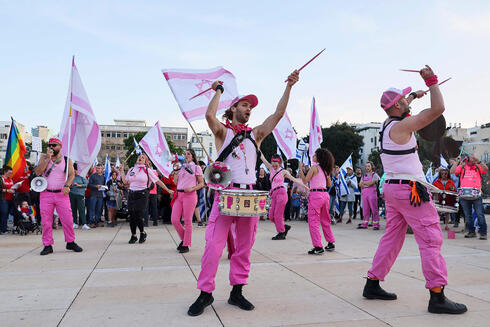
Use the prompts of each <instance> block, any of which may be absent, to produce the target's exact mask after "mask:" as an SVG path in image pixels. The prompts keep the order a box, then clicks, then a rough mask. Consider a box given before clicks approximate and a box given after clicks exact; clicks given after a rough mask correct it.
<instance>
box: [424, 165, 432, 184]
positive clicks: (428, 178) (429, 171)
mask: <svg viewBox="0 0 490 327" xmlns="http://www.w3.org/2000/svg"><path fill="white" fill-rule="evenodd" d="M425 180H426V181H427V183H430V184H432V182H433V181H434V176H433V175H432V163H431V164H430V165H429V168H428V169H427V172H426V173H425Z"/></svg>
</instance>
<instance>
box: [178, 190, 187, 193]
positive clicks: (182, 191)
mask: <svg viewBox="0 0 490 327" xmlns="http://www.w3.org/2000/svg"><path fill="white" fill-rule="evenodd" d="M177 192H180V193H184V192H185V191H184V190H177Z"/></svg>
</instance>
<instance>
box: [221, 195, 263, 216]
mask: <svg viewBox="0 0 490 327" xmlns="http://www.w3.org/2000/svg"><path fill="white" fill-rule="evenodd" d="M269 207H270V200H269V192H267V191H252V190H250V191H249V190H229V189H225V190H220V191H219V212H220V213H221V214H222V215H228V216H237V217H257V216H264V215H266V214H267V211H268V210H269Z"/></svg>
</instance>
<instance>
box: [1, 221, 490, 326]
mask: <svg viewBox="0 0 490 327" xmlns="http://www.w3.org/2000/svg"><path fill="white" fill-rule="evenodd" d="M487 221H488V217H487ZM354 222H355V223H354V224H353V225H345V224H341V225H335V226H334V227H333V231H334V234H335V237H336V239H337V243H336V246H337V249H336V251H335V252H331V253H325V254H324V255H321V256H311V255H308V254H306V252H307V250H309V249H310V248H311V242H310V237H309V232H308V226H307V224H306V222H304V221H298V222H296V221H294V222H292V223H291V225H292V227H293V228H292V229H291V231H290V233H289V236H288V239H287V240H285V241H272V240H271V239H270V238H271V237H272V236H274V235H275V228H274V225H273V224H272V223H270V222H269V221H266V222H264V221H261V222H260V223H259V228H258V233H257V239H256V242H255V246H254V248H253V252H252V263H253V264H252V270H251V275H250V279H249V285H248V286H246V287H244V294H245V296H246V297H247V298H248V299H249V300H251V302H252V303H253V304H254V305H255V307H256V309H255V310H254V311H251V312H245V311H242V310H240V309H238V308H237V307H234V306H230V305H229V304H227V299H228V295H229V292H230V290H231V287H230V286H229V285H228V271H229V265H228V260H227V259H226V251H225V253H224V255H223V257H222V259H221V265H220V268H219V270H218V275H217V279H216V291H215V292H214V293H213V295H214V298H215V302H214V304H213V305H212V307H208V308H207V309H206V311H205V312H204V314H202V315H201V316H199V317H189V316H187V313H186V312H187V309H188V307H189V305H190V304H192V302H193V301H194V300H195V299H196V297H197V296H198V294H199V291H198V290H197V289H196V276H198V274H199V270H200V259H201V255H202V252H203V248H204V231H205V229H204V228H197V227H195V229H194V233H193V247H192V248H191V251H190V252H189V253H187V254H185V255H181V254H179V253H177V251H176V249H175V248H176V246H177V244H178V243H179V242H178V241H177V239H178V237H177V233H176V232H175V231H174V228H173V227H172V226H171V225H160V226H158V227H150V228H148V230H147V231H148V240H147V242H146V243H145V244H138V243H137V244H133V245H130V244H127V242H128V240H129V236H130V234H129V227H128V225H127V224H125V223H124V224H119V226H118V227H116V228H107V227H104V228H97V229H94V230H90V231H85V230H77V231H76V236H77V243H78V244H79V245H80V246H82V247H83V249H84V251H83V252H82V253H73V252H69V251H67V250H65V249H64V247H65V243H64V240H63V232H62V231H61V230H57V231H55V233H54V238H55V242H56V243H55V245H54V251H55V252H54V254H51V255H48V256H44V257H41V256H40V255H39V252H40V251H41V249H42V246H41V236H40V235H32V234H31V235H28V236H18V235H15V236H12V235H3V236H0V325H1V326H3V327H7V326H9V327H10V326H15V327H19V326H36V327H41V326H84V327H87V326H179V327H180V326H315V327H319V326H340V327H347V326H367V327H371V326H435V325H440V326H444V327H450V326H458V327H460V326H488V325H489V323H488V322H489V321H490V242H489V241H481V240H478V239H464V238H463V234H462V233H457V234H456V239H454V240H448V239H447V238H446V239H445V243H444V245H443V254H444V256H445V258H446V261H447V265H448V273H449V285H448V287H447V288H446V294H447V295H448V297H449V298H450V299H452V300H454V301H458V302H462V303H465V304H466V305H467V306H468V308H469V311H468V312H467V313H466V314H463V315H459V316H449V315H433V314H429V313H428V312H427V303H428V299H429V294H428V291H427V290H426V289H425V288H424V284H425V281H424V279H423V276H422V272H421V268H420V258H419V253H418V248H417V244H416V243H415V240H414V238H413V236H412V235H407V239H406V241H405V244H404V247H403V249H402V251H401V253H400V256H399V258H398V261H397V262H396V263H395V265H394V267H393V269H392V271H391V273H390V274H389V275H388V279H387V281H386V282H385V283H384V287H385V288H386V289H387V290H388V291H393V292H396V293H397V295H398V300H396V301H391V302H381V301H369V300H365V299H363V298H362V296H361V293H362V288H363V285H364V279H363V278H362V277H363V276H365V275H366V272H367V270H368V268H369V267H370V263H371V260H372V257H373V256H374V253H375V250H376V247H377V244H378V240H379V238H380V237H381V235H382V234H383V232H384V231H383V230H381V231H372V230H368V231H366V230H357V229H355V227H356V225H357V222H358V220H357V221H356V220H355V221H354Z"/></svg>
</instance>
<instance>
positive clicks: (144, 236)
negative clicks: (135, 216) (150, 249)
mask: <svg viewBox="0 0 490 327" xmlns="http://www.w3.org/2000/svg"><path fill="white" fill-rule="evenodd" d="M146 236H148V235H146V232H143V233H140V241H139V242H140V243H145V241H146Z"/></svg>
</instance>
